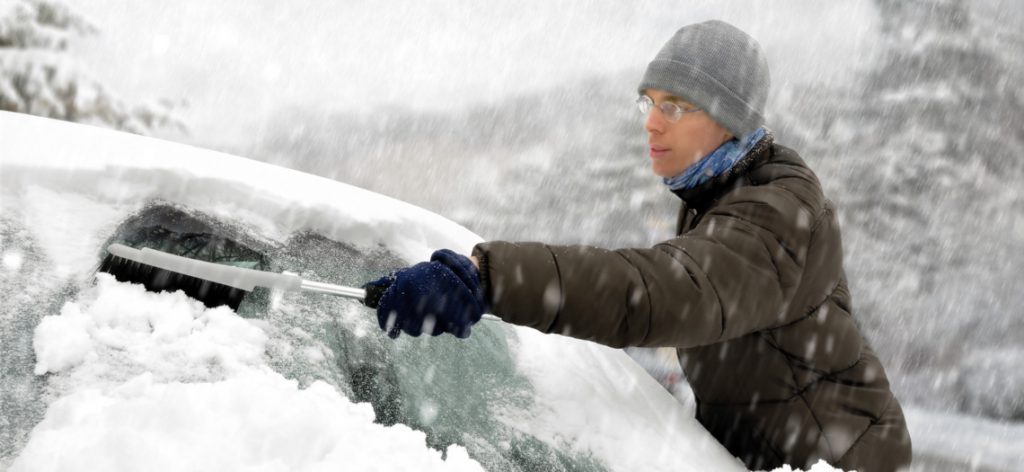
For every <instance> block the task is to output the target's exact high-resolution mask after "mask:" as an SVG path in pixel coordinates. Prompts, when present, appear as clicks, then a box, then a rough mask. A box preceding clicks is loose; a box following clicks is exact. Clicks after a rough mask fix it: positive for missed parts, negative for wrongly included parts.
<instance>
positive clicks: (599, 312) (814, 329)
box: [473, 133, 911, 472]
mask: <svg viewBox="0 0 1024 472" xmlns="http://www.w3.org/2000/svg"><path fill="white" fill-rule="evenodd" d="M678 195H679V197H680V198H681V199H682V201H683V205H682V209H681V210H680V213H679V222H678V229H677V234H678V236H677V237H676V238H674V239H670V240H668V241H665V242H663V243H660V244H657V245H656V246H654V247H653V248H650V249H620V250H614V251H613V250H605V249H599V248H595V247H588V246H549V245H544V244H540V243H510V242H500V241H493V242H487V243H483V244H480V245H478V246H477V247H476V248H474V251H473V252H474V255H476V256H477V258H478V259H479V260H480V265H481V279H482V281H483V283H484V289H485V290H486V293H487V294H488V296H489V297H490V301H491V304H492V312H493V313H494V314H496V315H498V316H500V317H501V318H502V319H504V320H505V321H508V322H511V323H515V324H519V325H524V326H529V327H532V328H535V329H538V330H540V331H543V332H545V333H560V334H563V335H567V336H572V337H576V338H580V339H586V340H590V341H594V342H598V343H601V344H605V345H608V346H613V347H622V346H671V347H675V348H677V351H678V354H679V360H680V363H681V365H682V367H683V370H684V372H685V373H686V378H687V380H688V382H689V384H690V386H691V387H692V388H693V392H694V395H695V397H696V399H697V419H698V420H699V421H700V422H701V423H702V424H703V425H704V426H705V427H706V428H707V429H708V431H710V432H711V434H712V435H714V436H715V437H716V438H717V439H718V440H719V441H720V442H721V443H722V444H723V445H724V446H725V447H726V448H727V449H728V450H729V451H730V452H732V453H733V454H735V455H736V456H737V457H739V458H740V459H742V460H743V461H744V463H745V464H746V465H747V466H748V467H750V468H752V469H772V468H775V467H778V466H781V465H782V464H790V465H793V466H798V467H809V466H810V465H812V464H814V463H815V462H817V461H818V460H819V459H824V460H826V461H827V462H829V463H830V464H833V465H836V466H839V467H843V468H844V469H858V470H860V471H861V472H872V471H886V470H897V469H898V468H900V467H902V466H906V465H908V464H909V463H910V450H911V449H910V437H909V435H908V433H907V428H906V423H905V422H904V418H903V413H902V410H901V409H900V405H899V403H898V402H897V401H896V399H895V398H894V397H893V394H892V392H891V390H890V388H889V382H888V379H887V378H886V375H885V371H884V370H883V368H882V365H881V363H880V362H879V360H878V358H877V357H876V356H875V354H874V352H872V350H871V348H870V347H868V345H867V343H866V342H865V340H864V338H863V337H862V336H861V334H860V332H859V330H858V328H857V324H856V323H855V321H854V319H853V316H852V315H851V305H850V292H849V290H848V289H847V284H846V277H845V275H844V273H843V261H842V258H843V256H842V246H841V241H840V234H839V225H838V222H837V220H836V215H835V212H834V210H833V208H832V204H831V203H830V202H829V201H828V200H826V199H825V197H824V196H823V195H822V191H821V186H820V184H819V183H818V180H817V177H816V176H815V175H814V173H813V172H811V170H810V169H809V168H808V167H807V165H806V164H805V163H804V162H803V160H802V159H801V158H800V157H799V156H798V155H797V154H796V153H795V152H794V151H793V150H791V149H788V148H786V147H783V146H780V145H777V144H774V143H773V138H772V135H771V134H770V133H769V134H767V135H766V136H765V137H764V138H763V139H762V140H761V141H760V142H758V143H757V144H756V145H755V146H754V148H753V149H752V150H751V151H750V152H749V153H748V154H747V155H746V156H744V157H743V158H742V159H741V160H740V161H739V162H737V164H736V165H735V166H734V167H733V168H732V169H731V170H730V171H727V172H726V173H725V174H723V175H720V176H718V177H716V178H714V179H712V180H711V181H709V182H707V183H705V184H703V185H701V186H699V187H698V188H695V189H692V190H689V191H684V192H678Z"/></svg>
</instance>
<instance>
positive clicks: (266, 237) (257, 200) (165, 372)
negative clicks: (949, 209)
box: [0, 112, 744, 471]
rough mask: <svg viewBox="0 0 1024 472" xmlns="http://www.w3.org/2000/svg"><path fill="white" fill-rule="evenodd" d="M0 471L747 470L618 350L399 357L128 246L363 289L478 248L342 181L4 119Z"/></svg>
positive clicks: (554, 340)
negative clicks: (117, 263) (201, 280)
mask: <svg viewBox="0 0 1024 472" xmlns="http://www.w3.org/2000/svg"><path fill="white" fill-rule="evenodd" d="M0 136H2V137H3V138H2V142H0V184H2V185H0V238H2V239H0V256H2V266H0V280H2V281H3V283H2V288H0V297H2V298H0V299H2V300H3V304H2V308H0V346H2V348H0V349H2V350H3V356H2V358H0V364H2V365H0V372H2V375H3V381H2V383H0V395H2V398H3V402H2V403H0V408H2V412H0V413H2V415H0V417H2V418H3V420H2V421H3V424H2V428H0V469H4V468H9V469H10V470H32V471H41V470H214V469H216V470H239V469H246V470H325V469H328V468H331V469H337V468H341V467H344V468H351V469H357V470H368V469H372V470H413V469H414V470H489V471H517V470H545V471H547V470H555V471H557V470H564V471H576V470H588V471H590V470H593V471H603V470H610V471H626V470H645V471H657V470H673V471H685V470H693V471H705V470H716V471H730V470H744V468H743V466H742V463H741V462H740V461H739V460H737V459H736V458H734V457H732V456H731V455H730V454H729V453H728V452H727V451H726V450H725V449H724V448H723V447H722V446H721V445H719V444H718V443H717V441H715V439H714V438H713V437H711V436H710V434H708V433H707V432H706V431H705V430H704V429H703V427H701V426H700V425H699V424H698V423H697V422H696V420H695V419H694V418H693V410H692V405H686V404H683V403H680V402H679V401H677V400H676V399H675V398H673V396H672V395H671V394H670V393H668V391H666V390H665V388H663V387H662V386H661V385H659V384H658V382H656V381H655V380H654V379H653V378H651V377H650V376H649V375H648V374H647V373H646V372H645V371H644V370H643V369H642V368H641V367H639V366H638V365H637V364H636V363H635V362H634V361H633V360H631V359H630V358H629V357H628V356H627V355H626V354H624V353H623V351H621V350H616V349H611V348H607V347H604V346H600V345H597V344H593V343H588V342H584V341H580V340H575V339H571V338H568V337H564V336H559V335H543V334H541V333H539V332H537V331H534V330H531V329H528V328H522V327H517V326H513V325H509V324H505V323H502V322H500V321H493V320H484V321H481V322H480V323H478V324H477V325H476V326H474V328H473V333H472V336H470V337H469V338H468V339H464V340H462V339H457V338H455V337H452V336H450V335H443V336H439V337H410V336H404V335H403V336H401V337H399V338H398V339H397V340H391V339H389V338H387V337H386V336H385V335H383V333H382V332H381V331H380V329H379V328H378V326H377V320H376V316H375V313H374V312H373V311H372V310H370V309H369V308H366V307H364V306H363V305H362V304H361V303H359V302H358V301H354V300H349V299H343V298H335V297H332V296H330V295H322V294H309V293H292V292H289V293H281V292H275V291H269V290H262V291H261V290H254V291H253V292H252V293H250V294H248V295H246V297H245V298H244V299H243V301H242V302H241V304H239V305H238V306H237V308H236V309H231V308H229V307H226V306H217V307H212V308H211V307H206V306H204V305H203V304H202V303H200V302H198V301H196V300H193V299H190V298H188V297H186V296H185V295H184V294H183V293H182V292H162V293H154V292H149V291H146V290H144V289H143V288H142V286H140V285H133V284H128V283H123V282H118V281H117V280H116V279H115V278H114V277H112V276H110V275H109V274H106V273H103V272H97V267H98V266H99V264H100V262H101V261H102V260H103V259H104V257H105V256H106V251H105V248H106V247H107V246H108V245H109V244H111V243H114V242H119V243H124V244H127V245H130V246H133V247H144V246H145V247H153V248H157V249H162V250H165V251H168V252H174V253H177V254H180V255H186V256H189V257H194V258H199V259H203V260H208V261H212V262H217V263H224V264H233V265H237V266H242V267H247V268H253V269H259V270H269V271H274V272H283V271H287V272H292V273H296V274H299V275H301V276H302V277H303V278H308V279H312V280H317V281H322V282H330V283H335V284H342V285H350V286H359V285H361V284H362V283H365V282H366V281H368V280H371V279H373V278H375V277H379V276H380V275H383V274H385V273H387V272H388V271H392V270H395V269H397V268H399V267H403V266H405V265H409V264H412V263H415V262H418V261H421V260H425V259H427V258H428V257H429V255H430V253H431V252H432V251H433V250H435V249H439V248H451V249H453V250H455V251H458V252H461V253H468V252H469V251H470V249H471V248H472V246H473V245H474V244H476V243H477V242H479V241H480V238H479V236H477V235H475V234H473V233H472V232H471V231H470V230H468V229H466V228H464V227H462V226H460V225H458V224H456V223H454V222H452V221H449V220H447V219H445V218H443V217H441V216H439V215H436V214H433V213H430V212H428V211H426V210H423V209H421V208H418V207H415V206H413V205H410V204H407V203H404V202H400V201H397V200H394V199H391V198H389V197H386V196H384V195H380V194H376V193H372V192H369V191H366V190H363V189H359V188H356V187H353V186H350V185H346V184H344V183H341V182H337V181H334V180H330V179H326V178H322V177H318V176H314V175H309V174H304V173H302V172H298V171H295V170H292V169H287V168H283V167H278V166H274V165H270V164H267V163H263V162H258V161H255V160H251V159H246V158H243V157H238V156H232V155H228V154H224V153H219V152H215V151H211V150H205V149H200V148H196V147H191V146H187V145H184V144H179V143H173V142H169V141H162V140H159V139H154V138H148V137H143V136H138V135H132V134H127V133H121V132H116V131H111V130H107V129H102V128H99V127H93V126H87V125H82V124H74V123H67V122H61V121H56V120H50V119H45V118H39V117H33V116H28V115H24V114H15V113H7V112H0Z"/></svg>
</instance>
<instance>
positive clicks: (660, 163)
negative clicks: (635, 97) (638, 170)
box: [644, 90, 732, 177]
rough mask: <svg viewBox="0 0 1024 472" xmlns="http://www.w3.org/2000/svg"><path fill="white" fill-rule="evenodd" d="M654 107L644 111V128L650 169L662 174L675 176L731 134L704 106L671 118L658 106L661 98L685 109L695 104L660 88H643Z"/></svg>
mask: <svg viewBox="0 0 1024 472" xmlns="http://www.w3.org/2000/svg"><path fill="white" fill-rule="evenodd" d="M645 94H646V95H647V96H648V97H650V98H651V100H654V105H655V107H654V108H653V109H652V110H651V112H650V113H648V114H647V120H646V121H645V122H644V129H646V130H647V143H648V148H649V149H648V151H649V153H650V156H651V170H653V171H654V173H655V174H657V175H659V176H661V177H674V176H676V175H679V174H681V173H682V172H683V171H684V170H686V168H687V167H689V166H690V165H691V164H693V163H694V162H697V161H699V160H700V159H701V158H703V157H704V156H706V155H708V154H710V153H711V151H714V150H715V149H717V148H718V146H720V145H721V144H722V143H724V142H726V141H727V140H729V139H731V138H732V135H731V134H729V132H728V131H726V129H725V128H723V127H722V126H721V125H719V124H718V123H717V122H716V121H715V120H713V119H712V118H711V117H710V116H708V114H707V113H705V112H704V111H703V110H701V111H696V112H692V113H683V116H682V117H681V118H680V119H679V121H676V122H674V123H673V122H671V121H669V120H668V119H667V118H666V117H665V115H664V114H663V113H662V112H661V110H660V109H658V105H660V104H661V103H662V102H673V103H675V104H677V105H679V106H680V107H682V108H683V109H684V110H691V109H694V108H696V106H695V105H694V104H692V103H688V102H686V101H685V100H683V99H681V98H679V97H675V96H673V95H671V94H669V93H668V92H665V91H663V90H646V91H645Z"/></svg>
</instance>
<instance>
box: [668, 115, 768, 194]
mask: <svg viewBox="0 0 1024 472" xmlns="http://www.w3.org/2000/svg"><path fill="white" fill-rule="evenodd" d="M774 142H775V136H774V135H773V134H772V132H771V130H767V132H766V133H765V135H764V137H762V138H761V139H760V140H759V141H758V142H757V144H754V147H753V148H751V149H750V152H748V153H747V154H746V155H744V156H743V157H742V158H740V160H738V161H736V164H734V165H733V166H732V167H731V168H729V170H727V171H725V172H723V173H721V174H719V175H716V176H715V177H713V178H711V180H708V181H707V182H704V183H702V184H700V185H698V186H696V187H693V188H689V189H682V190H672V193H674V194H676V196H678V197H679V198H680V199H682V200H683V201H684V202H686V203H687V204H688V205H689V206H691V207H698V206H701V205H700V203H701V202H704V201H705V200H708V199H711V198H713V197H714V196H715V195H717V194H719V193H720V190H721V189H723V188H725V187H726V186H728V184H730V183H732V181H733V180H735V178H736V177H738V176H740V175H743V174H744V173H746V172H747V171H748V170H749V169H750V168H752V167H753V166H754V164H755V163H756V162H758V161H760V160H763V159H765V158H767V156H768V154H769V153H770V150H771V147H772V143H774Z"/></svg>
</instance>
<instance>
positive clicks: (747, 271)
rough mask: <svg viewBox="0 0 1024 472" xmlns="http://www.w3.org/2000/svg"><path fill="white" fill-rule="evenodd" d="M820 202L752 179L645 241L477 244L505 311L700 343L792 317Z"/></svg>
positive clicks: (620, 333)
mask: <svg viewBox="0 0 1024 472" xmlns="http://www.w3.org/2000/svg"><path fill="white" fill-rule="evenodd" d="M815 213H816V212H815V211H814V210H813V209H812V208H810V206H809V205H808V204H807V203H806V202H804V201H801V199H798V198H797V197H796V196H795V195H794V194H793V193H792V192H790V191H787V190H786V189H784V188H781V187H774V186H761V187H758V186H750V187H743V188H740V189H736V190H735V191H733V192H730V193H729V194H727V195H726V196H725V197H724V198H723V199H722V200H721V201H720V202H718V204H716V205H715V206H714V207H713V208H712V209H710V210H709V211H708V212H707V213H706V214H705V215H704V217H703V218H702V220H701V221H700V223H699V224H698V225H697V226H696V227H695V228H694V229H693V230H691V231H689V232H686V233H684V234H683V235H681V236H678V237H676V238H673V239H670V240H668V241H665V242H662V243H660V244H658V245H656V246H654V247H653V248H648V249H620V250H606V249H600V248H595V247H589V246H550V245H545V244H540V243H511V242H501V241H494V242H487V243H482V244H479V245H477V246H476V247H475V248H474V251H473V252H474V255H476V256H477V257H478V258H479V259H480V261H481V274H482V278H483V281H484V285H485V290H487V293H488V295H489V296H490V297H491V302H492V305H491V306H492V311H493V312H494V314H496V315H498V316H500V317H501V318H502V319H504V320H506V321H508V322H511V323H515V324H520V325H524V326H529V327H533V328H536V329H538V330H540V331H543V332H554V333H561V334H564V335H568V336H572V337H576V338H581V339H586V340H591V341H595V342H598V343H601V344H605V345H609V346H613V347H622V346H673V347H694V346H700V345H705V344H711V343H715V342H720V341H723V340H726V339H730V338H734V337H738V336H742V335H744V334H748V333H751V332H755V331H759V330H763V329H766V328H770V327H774V326H778V325H782V324H785V323H787V322H788V321H790V320H788V319H787V318H788V317H790V316H791V315H788V314H787V313H790V312H792V310H789V309H788V308H789V307H788V304H789V301H790V300H791V299H792V295H793V292H794V290H795V289H796V287H797V285H798V284H799V283H800V280H801V278H802V277H803V276H804V274H803V272H804V270H805V267H804V265H805V259H806V252H807V247H808V245H809V244H810V242H809V241H810V238H811V237H812V234H813V226H814V220H815V218H816V215H815Z"/></svg>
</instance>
